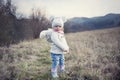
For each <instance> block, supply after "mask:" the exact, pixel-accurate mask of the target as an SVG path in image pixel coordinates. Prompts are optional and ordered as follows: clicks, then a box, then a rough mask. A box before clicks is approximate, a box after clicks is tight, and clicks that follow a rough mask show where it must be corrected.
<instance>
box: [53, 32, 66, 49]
mask: <svg viewBox="0 0 120 80" xmlns="http://www.w3.org/2000/svg"><path fill="white" fill-rule="evenodd" d="M51 40H52V42H53V43H54V44H55V45H56V46H57V47H59V48H60V49H62V50H68V47H67V46H66V45H65V44H63V43H62V42H61V41H60V39H59V36H58V34H56V33H52V36H51Z"/></svg>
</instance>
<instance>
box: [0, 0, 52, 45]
mask: <svg viewBox="0 0 120 80" xmlns="http://www.w3.org/2000/svg"><path fill="white" fill-rule="evenodd" d="M50 25H51V24H50V21H49V20H48V19H47V17H46V14H45V13H44V12H42V10H40V9H33V10H31V15H30V17H29V18H26V17H19V18H18V17H17V14H16V6H14V4H12V1H11V0H6V1H5V0H0V46H9V45H10V44H12V43H18V42H19V41H21V40H26V39H27V40H28V39H35V38H38V37H39V33H40V32H41V31H42V30H43V29H47V28H48V27H50Z"/></svg>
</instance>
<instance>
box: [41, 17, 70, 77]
mask: <svg viewBox="0 0 120 80" xmlns="http://www.w3.org/2000/svg"><path fill="white" fill-rule="evenodd" d="M63 27H64V22H63V20H62V19H61V18H55V19H54V20H53V21H52V30H44V31H42V32H41V34H40V38H42V36H43V35H44V36H45V37H46V39H48V35H51V37H50V39H51V40H50V39H48V40H49V42H50V43H51V50H50V53H51V58H52V67H51V75H52V77H53V78H56V77H59V76H58V74H57V72H58V71H57V69H58V66H59V69H60V70H59V71H60V72H64V71H65V64H64V61H65V58H64V53H69V47H68V44H67V42H66V39H65V36H64V32H63ZM50 32H51V34H50Z"/></svg>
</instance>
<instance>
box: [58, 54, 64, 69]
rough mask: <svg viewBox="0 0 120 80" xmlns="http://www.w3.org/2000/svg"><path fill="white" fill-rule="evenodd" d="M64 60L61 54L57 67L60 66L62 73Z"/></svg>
mask: <svg viewBox="0 0 120 80" xmlns="http://www.w3.org/2000/svg"><path fill="white" fill-rule="evenodd" d="M64 63H65V58H64V55H63V54H61V55H60V59H59V66H60V71H64V70H65V64H64Z"/></svg>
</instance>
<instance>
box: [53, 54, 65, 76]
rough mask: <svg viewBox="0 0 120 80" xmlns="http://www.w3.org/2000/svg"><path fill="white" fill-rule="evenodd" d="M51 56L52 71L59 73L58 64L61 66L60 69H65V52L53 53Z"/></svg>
mask: <svg viewBox="0 0 120 80" xmlns="http://www.w3.org/2000/svg"><path fill="white" fill-rule="evenodd" d="M51 58H52V69H51V72H52V73H54V74H55V75H57V68H58V66H59V68H60V71H64V69H65V65H64V62H65V58H64V54H55V53H51Z"/></svg>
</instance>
